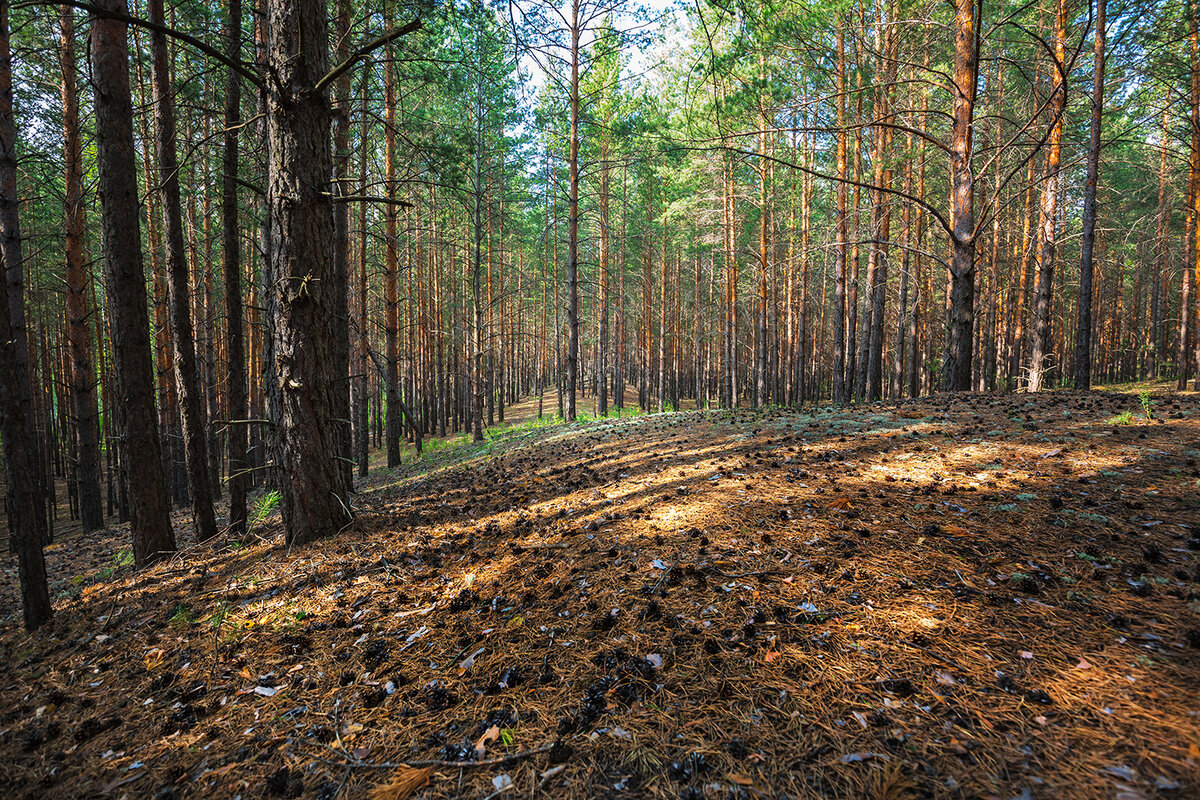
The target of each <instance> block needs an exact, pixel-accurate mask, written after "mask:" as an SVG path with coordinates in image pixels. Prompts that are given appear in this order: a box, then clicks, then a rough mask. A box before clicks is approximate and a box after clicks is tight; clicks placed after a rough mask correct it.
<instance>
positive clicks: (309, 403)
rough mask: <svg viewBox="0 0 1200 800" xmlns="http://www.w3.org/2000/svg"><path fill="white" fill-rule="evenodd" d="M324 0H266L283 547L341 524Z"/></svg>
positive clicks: (341, 376)
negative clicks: (322, 81)
mask: <svg viewBox="0 0 1200 800" xmlns="http://www.w3.org/2000/svg"><path fill="white" fill-rule="evenodd" d="M327 16H328V15H327V6H326V3H325V0H268V2H267V31H268V35H267V38H268V42H267V49H268V65H269V67H270V71H271V73H272V75H273V79H272V81H271V83H270V86H271V87H272V88H271V89H270V91H269V92H268V94H267V131H268V164H269V165H270V168H269V170H268V175H267V205H268V214H269V216H270V219H271V242H270V248H269V252H270V276H269V278H270V280H269V281H268V283H267V289H268V297H267V307H268V313H269V314H270V315H272V316H273V317H274V323H273V331H272V334H273V337H274V361H273V366H274V372H275V374H274V375H273V376H272V379H273V380H274V381H275V384H276V386H277V389H278V392H279V404H280V417H279V428H280V430H279V446H278V452H277V456H276V466H277V468H278V470H279V472H278V474H279V476H280V494H281V508H282V515H283V523H284V530H285V534H286V538H287V541H288V542H289V543H290V544H302V543H305V542H309V541H312V540H313V539H316V538H318V537H321V536H328V535H331V534H335V533H337V532H338V531H340V530H341V529H342V528H343V527H344V526H345V525H347V524H348V523H349V522H350V506H349V497H348V489H349V487H348V486H346V481H345V471H344V470H343V469H342V468H341V466H340V464H339V462H338V459H337V454H338V453H339V452H340V450H339V448H340V446H341V436H340V433H341V431H342V429H343V422H342V421H341V420H337V419H334V418H333V415H334V414H335V413H336V408H337V403H336V400H335V395H336V394H337V392H338V390H339V387H341V386H344V385H345V376H346V372H347V365H346V364H345V363H338V362H337V359H336V357H335V343H336V333H335V332H334V327H335V325H336V324H337V319H336V317H337V310H336V308H335V306H336V303H337V297H338V296H339V295H338V290H337V288H336V287H335V285H334V284H335V283H337V282H339V281H344V280H345V279H346V276H345V274H344V273H343V274H341V275H338V274H335V272H334V268H333V265H334V254H333V209H332V207H331V204H332V200H331V197H330V195H329V193H328V192H327V187H328V185H329V176H330V174H331V173H332V170H333V163H332V154H331V152H330V149H331V148H330V137H329V133H330V130H329V127H330V107H329V99H328V97H327V95H326V94H325V90H324V89H317V88H316V83H317V81H318V80H320V79H321V78H322V76H324V74H325V72H326V70H327V69H328V61H329V52H328V38H329V34H328V28H327Z"/></svg>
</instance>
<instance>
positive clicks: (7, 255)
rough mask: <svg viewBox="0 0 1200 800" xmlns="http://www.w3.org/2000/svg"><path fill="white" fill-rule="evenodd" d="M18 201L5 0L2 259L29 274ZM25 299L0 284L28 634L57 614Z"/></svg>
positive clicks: (2, 407) (0, 75)
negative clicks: (16, 318)
mask: <svg viewBox="0 0 1200 800" xmlns="http://www.w3.org/2000/svg"><path fill="white" fill-rule="evenodd" d="M18 202H19V201H18V197H17V128H16V124H15V122H14V120H13V89H12V56H11V54H10V51H9V44H8V0H0V256H3V266H4V269H5V271H6V273H11V272H12V271H14V270H15V271H17V272H18V273H20V272H21V271H22V270H23V269H24V263H25V262H24V258H23V255H22V253H21V226H20V217H19V216H18ZM24 304H25V298H24V297H10V296H9V283H8V281H7V280H0V435H2V436H3V443H4V467H5V486H6V487H7V488H8V493H7V496H6V497H5V504H4V505H5V512H6V515H7V517H8V529H9V533H10V535H11V537H12V538H11V545H12V548H13V550H15V551H16V553H17V572H18V575H19V578H20V583H21V608H22V611H23V612H24V617H25V627H26V628H27V629H29V630H33V629H34V628H37V627H39V626H40V625H42V624H43V623H45V622H47V621H48V620H49V619H50V617H51V615H52V614H53V613H54V610H53V608H51V606H50V593H49V590H48V589H47V587H46V563H45V560H44V558H43V555H42V542H43V541H44V540H45V539H46V517H45V514H44V513H43V512H42V503H41V498H40V497H39V495H38V485H37V480H36V476H37V474H38V473H37V471H36V464H37V445H36V443H35V440H34V438H33V436H32V427H31V426H30V424H29V408H30V407H29V405H28V403H27V402H26V397H29V396H32V392H33V390H32V387H31V386H30V384H29V373H28V371H27V369H26V367H27V365H28V361H27V360H23V359H22V358H21V353H20V351H21V349H22V347H23V346H24V344H25V342H24V340H23V339H22V338H20V337H19V336H18V335H17V331H15V330H14V329H13V325H12V317H11V315H10V313H9V309H10V308H12V306H13V305H19V306H21V307H22V308H23V307H24Z"/></svg>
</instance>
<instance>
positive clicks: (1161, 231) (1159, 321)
mask: <svg viewBox="0 0 1200 800" xmlns="http://www.w3.org/2000/svg"><path fill="white" fill-rule="evenodd" d="M1169 125H1170V107H1169V106H1168V107H1167V108H1166V109H1164V110H1163V125H1162V134H1161V135H1162V136H1163V137H1164V138H1165V137H1166V136H1168V135H1170V134H1169ZM1169 150H1170V148H1167V147H1160V148H1159V156H1158V213H1157V214H1156V224H1155V234H1154V311H1153V322H1152V328H1153V333H1152V339H1153V356H1152V357H1153V359H1154V362H1153V363H1154V369H1153V372H1152V373H1151V374H1152V375H1153V376H1154V377H1155V378H1159V377H1162V374H1163V369H1164V367H1166V366H1167V363H1168V362H1167V330H1166V328H1167V326H1166V317H1167V311H1166V306H1167V287H1166V281H1167V273H1168V264H1169V261H1170V241H1169V235H1168V231H1169V230H1170V222H1171V211H1170V206H1169V205H1168V204H1167V191H1168V187H1169V186H1170V177H1169V171H1168V169H1167V153H1168V151H1169Z"/></svg>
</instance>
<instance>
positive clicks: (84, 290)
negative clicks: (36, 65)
mask: <svg viewBox="0 0 1200 800" xmlns="http://www.w3.org/2000/svg"><path fill="white" fill-rule="evenodd" d="M59 13H60V18H59V21H60V24H59V29H60V31H61V34H62V35H61V38H60V39H59V59H60V62H61V67H62V107H63V108H62V113H63V162H64V164H65V167H66V169H65V170H64V173H65V174H64V176H63V189H64V194H63V234H64V246H63V250H64V253H65V255H66V274H65V276H64V277H65V283H66V291H67V340H68V343H69V346H70V351H71V407H72V410H73V411H74V413H75V426H76V429H77V431H78V433H77V440H78V445H79V446H78V454H77V458H78V461H77V464H76V479H77V484H78V488H79V518H80V522H81V523H82V524H83V530H84V531H85V532H87V531H94V530H99V529H100V528H103V527H104V504H103V500H102V499H101V496H100V445H99V442H98V440H97V437H98V435H99V425H98V423H97V412H96V377H95V373H94V371H93V369H92V348H91V333H90V331H89V330H88V319H89V318H90V317H91V309H90V306H89V304H88V284H89V278H88V267H87V264H86V262H85V260H84V255H83V233H84V202H83V151H82V145H81V141H80V139H81V137H80V133H79V95H78V92H77V90H76V81H75V67H76V63H75V10H74V9H72V8H68V7H67V6H63V7H62V8H61V9H60V12H59Z"/></svg>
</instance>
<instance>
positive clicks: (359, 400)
mask: <svg viewBox="0 0 1200 800" xmlns="http://www.w3.org/2000/svg"><path fill="white" fill-rule="evenodd" d="M370 74H371V70H370V69H369V68H368V67H366V66H364V68H363V71H362V85H361V89H360V91H359V96H360V98H361V100H360V102H361V103H362V107H361V108H360V110H359V154H358V158H359V161H358V185H359V186H366V185H367V140H368V138H369V137H368V136H367V131H368V128H367V124H368V119H369V116H368V113H367V100H368V96H369V92H368V91H367V86H368V84H367V81H368V79H369V76H370ZM357 299H358V370H357V372H358V375H357V378H356V379H355V382H354V385H355V386H356V387H357V389H356V391H355V396H354V419H355V426H354V433H355V440H354V458H355V461H357V462H358V477H360V478H365V477H367V468H368V463H367V461H368V456H369V450H370V438H371V426H370V420H369V419H368V411H369V408H368V400H367V397H368V394H369V392H370V377H369V372H368V369H369V365H368V362H367V359H368V350H369V345H368V332H369V330H370V329H369V323H368V322H367V202H366V200H363V201H361V202H360V203H359V204H358V297H357Z"/></svg>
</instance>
